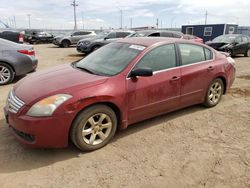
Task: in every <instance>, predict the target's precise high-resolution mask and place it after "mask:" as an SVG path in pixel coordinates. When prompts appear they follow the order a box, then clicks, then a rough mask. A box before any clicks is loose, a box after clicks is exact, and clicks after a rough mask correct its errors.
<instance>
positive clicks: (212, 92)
mask: <svg viewBox="0 0 250 188" xmlns="http://www.w3.org/2000/svg"><path fill="white" fill-rule="evenodd" d="M223 92H224V84H223V82H222V80H221V79H220V78H217V79H215V80H213V81H212V82H211V83H210V85H209V87H208V90H207V94H206V97H205V101H204V105H205V106H206V107H214V106H216V105H217V104H218V103H219V102H220V100H221V98H222V95H223Z"/></svg>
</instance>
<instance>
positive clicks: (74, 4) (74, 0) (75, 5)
mask: <svg viewBox="0 0 250 188" xmlns="http://www.w3.org/2000/svg"><path fill="white" fill-rule="evenodd" d="M71 6H73V7H74V21H75V26H74V30H77V23H76V7H77V6H78V4H76V0H73V2H72V3H71Z"/></svg>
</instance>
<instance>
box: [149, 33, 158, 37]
mask: <svg viewBox="0 0 250 188" xmlns="http://www.w3.org/2000/svg"><path fill="white" fill-rule="evenodd" d="M159 36H160V33H152V34H150V35H149V37H159Z"/></svg>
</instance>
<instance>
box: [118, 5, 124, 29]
mask: <svg viewBox="0 0 250 188" xmlns="http://www.w3.org/2000/svg"><path fill="white" fill-rule="evenodd" d="M117 8H118V9H119V10H120V24H121V29H122V14H123V11H122V9H121V8H120V7H117Z"/></svg>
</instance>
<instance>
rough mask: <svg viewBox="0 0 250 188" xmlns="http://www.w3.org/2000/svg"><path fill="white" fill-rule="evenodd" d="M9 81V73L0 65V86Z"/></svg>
mask: <svg viewBox="0 0 250 188" xmlns="http://www.w3.org/2000/svg"><path fill="white" fill-rule="evenodd" d="M10 79H11V71H10V70H9V69H8V68H7V67H5V66H3V65H0V84H5V83H7V82H8V81H9V80H10Z"/></svg>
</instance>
